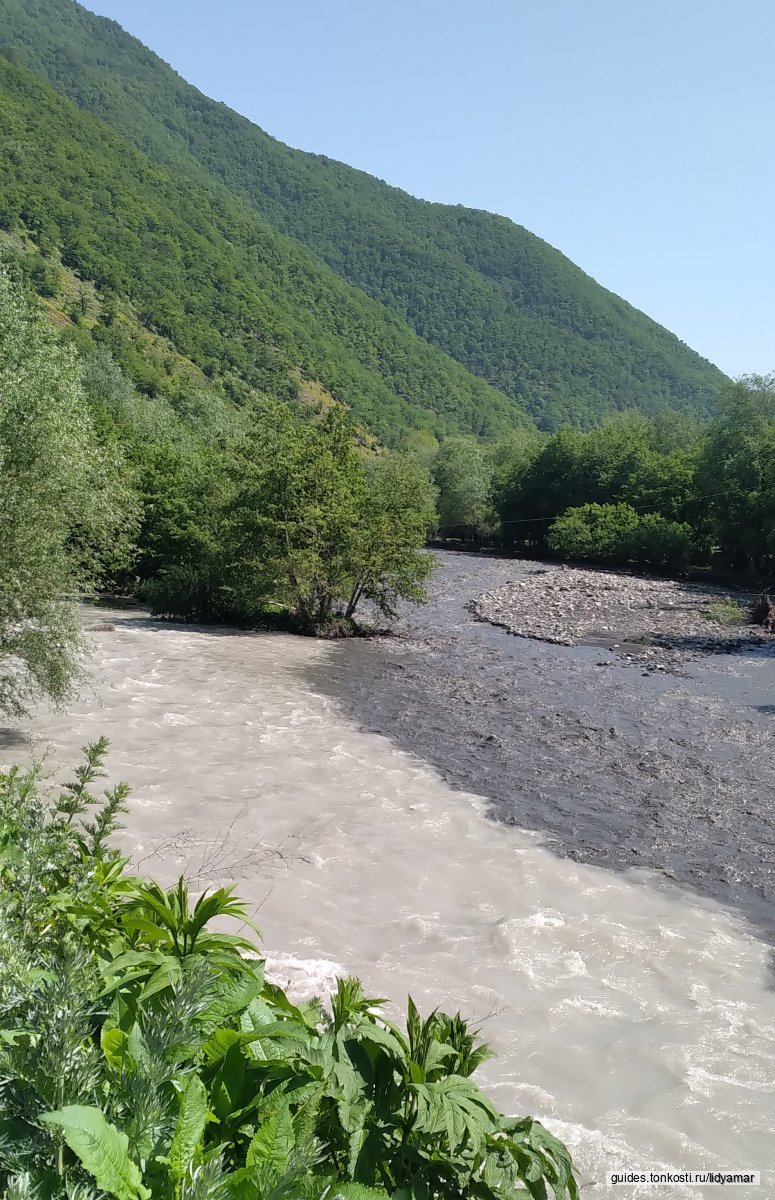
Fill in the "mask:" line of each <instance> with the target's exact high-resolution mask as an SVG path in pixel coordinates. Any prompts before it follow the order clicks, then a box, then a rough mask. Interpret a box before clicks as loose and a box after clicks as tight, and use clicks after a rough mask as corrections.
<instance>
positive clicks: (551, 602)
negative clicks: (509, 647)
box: [470, 564, 775, 671]
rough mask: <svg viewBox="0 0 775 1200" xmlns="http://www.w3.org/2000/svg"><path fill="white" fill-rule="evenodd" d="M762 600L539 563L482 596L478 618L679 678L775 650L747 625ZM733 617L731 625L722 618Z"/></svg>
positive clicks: (769, 638) (475, 605)
mask: <svg viewBox="0 0 775 1200" xmlns="http://www.w3.org/2000/svg"><path fill="white" fill-rule="evenodd" d="M755 600H756V596H755V595H754V594H753V593H745V592H735V593H733V594H730V592H729V591H728V590H726V591H725V590H724V589H722V588H719V587H714V586H712V585H708V584H696V583H683V582H678V581H676V580H664V579H643V578H640V577H639V576H635V575H628V574H626V573H624V572H616V571H586V570H581V569H579V568H576V567H564V566H541V565H538V564H533V565H532V566H531V567H530V568H528V569H527V570H526V571H524V572H523V573H522V574H521V577H520V578H519V579H515V580H511V581H509V582H508V583H506V584H503V585H502V586H500V587H497V588H494V589H492V590H491V591H488V592H484V593H483V594H482V595H480V596H477V597H476V598H475V599H474V600H472V601H471V603H470V611H471V612H472V613H473V615H474V616H475V617H477V618H478V619H479V620H482V621H489V622H490V624H492V625H498V626H500V627H501V628H502V629H505V630H507V632H508V633H511V634H514V635H515V636H517V637H527V638H536V639H538V640H539V641H543V642H552V643H554V644H556V645H562V646H574V645H579V644H582V643H583V644H592V645H595V644H600V645H602V646H604V647H605V648H607V649H608V650H610V651H616V652H618V653H619V655H620V657H622V658H624V659H625V660H626V661H628V662H630V663H637V664H640V665H642V666H643V667H644V669H647V670H648V669H654V670H672V671H679V670H680V669H681V666H682V664H683V663H685V662H686V661H687V660H689V659H692V658H697V657H698V656H701V655H708V654H724V653H732V652H739V651H740V650H742V649H744V648H756V647H761V646H766V645H767V644H772V645H775V636H773V635H772V634H770V633H766V632H765V631H764V630H763V629H761V628H757V627H756V626H753V625H751V624H750V623H748V621H747V619H746V618H747V616H748V614H749V613H750V611H751V609H752V607H753V605H754V603H755ZM735 605H737V606H739V609H740V612H741V620H740V622H739V623H737V624H735V623H734V606H735ZM725 612H726V613H729V614H731V616H732V623H731V624H728V625H727V624H723V623H722V622H721V621H720V620H719V619H718V615H716V614H719V613H720V614H721V615H722V616H723V614H724V613H725ZM641 647H642V648H641Z"/></svg>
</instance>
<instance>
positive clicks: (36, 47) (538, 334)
mask: <svg viewBox="0 0 775 1200" xmlns="http://www.w3.org/2000/svg"><path fill="white" fill-rule="evenodd" d="M0 18H2V20H1V21H0V46H1V47H2V48H3V49H4V51H5V53H6V54H7V55H9V56H10V57H12V58H13V59H15V60H16V61H18V62H22V63H24V64H26V65H28V66H29V67H31V68H32V69H33V70H34V71H35V72H37V73H38V74H39V75H41V76H43V77H44V78H45V79H46V80H47V81H48V82H49V83H50V84H51V85H52V86H53V87H54V88H56V89H57V90H58V91H59V92H61V93H63V94H65V95H67V96H69V97H70V98H72V99H73V100H75V101H76V102H77V104H78V105H79V106H81V107H82V108H84V109H88V110H89V111H90V112H91V113H93V114H94V115H96V116H97V117H99V118H100V120H102V121H104V122H106V123H108V124H109V125H111V126H112V127H113V128H114V129H115V130H117V131H119V132H120V133H121V135H122V136H123V137H124V138H126V139H128V140H129V141H131V142H132V143H133V145H134V146H135V147H137V148H139V149H140V150H141V151H142V152H143V154H144V155H146V156H147V158H148V159H149V160H152V161H154V162H155V163H156V164H157V166H162V165H163V166H164V167H165V168H167V169H171V170H172V171H173V172H174V176H173V175H170V174H167V175H165V178H167V179H171V178H173V177H174V179H175V181H176V186H177V187H182V186H183V180H184V179H185V181H186V186H189V187H192V186H194V185H196V186H197V187H200V188H202V187H204V188H207V189H212V188H213V187H214V186H217V188H218V189H219V190H218V195H219V197H220V198H221V200H220V202H221V203H222V205H223V206H225V207H229V205H232V204H238V205H239V212H240V214H241V221H242V223H243V224H244V223H245V222H246V221H247V214H248V213H249V212H251V213H253V214H254V216H255V215H257V214H260V215H261V217H263V218H264V219H265V222H268V224H269V225H270V226H271V228H272V230H274V231H276V232H279V233H282V234H284V235H287V236H289V237H290V238H293V239H295V240H296V241H297V242H299V243H303V244H304V245H305V246H306V247H308V248H309V250H310V251H312V252H313V253H314V258H313V257H311V256H310V255H307V256H306V257H305V259H304V260H303V261H304V262H305V264H306V270H307V272H308V273H310V272H311V273H314V272H316V271H317V273H318V274H317V278H318V279H320V280H322V279H323V278H325V279H326V280H327V281H329V280H330V277H329V276H328V275H326V274H321V273H320V272H322V271H323V267H322V263H321V260H323V261H324V262H325V263H326V264H328V266H329V267H330V268H331V271H332V272H336V273H337V274H338V275H339V276H340V277H341V278H342V279H343V280H345V281H347V283H349V284H350V285H356V287H357V288H359V289H363V291H365V292H366V293H368V295H369V296H370V297H372V298H373V299H374V300H376V301H378V302H379V304H380V305H381V306H382V314H383V315H382V317H381V318H379V317H378V313H379V311H380V310H379V309H378V308H377V307H376V306H373V307H369V306H368V305H367V304H366V302H365V300H364V298H363V296H362V295H361V294H360V293H353V292H352V290H350V292H349V293H346V292H345V291H344V290H342V291H340V292H339V293H337V295H338V296H339V297H340V298H341V303H342V304H343V305H344V304H345V299H344V297H345V295H346V294H349V297H350V299H349V304H350V305H351V306H355V307H356V308H359V309H360V310H361V311H362V312H363V313H364V314H368V320H367V323H371V326H372V333H371V334H370V335H369V336H368V338H367V340H368V341H369V343H370V349H369V352H368V353H367V354H365V355H364V354H363V353H362V352H361V353H360V354H359V357H360V360H361V363H363V362H364V358H365V359H367V360H370V361H371V363H372V364H373V366H374V367H375V369H376V370H377V371H378V372H379V373H380V374H381V376H382V377H383V380H385V379H386V380H387V384H388V387H389V388H390V390H391V391H392V392H396V391H398V392H399V393H400V395H401V398H402V402H403V405H404V406H406V404H409V405H410V406H411V405H412V403H414V404H417V405H419V406H420V407H423V408H435V407H436V406H437V404H438V403H439V399H438V395H437V394H436V393H438V392H439V391H444V390H445V389H447V388H449V387H450V386H453V385H452V384H450V383H449V382H448V381H449V380H452V381H454V386H453V395H452V396H451V397H450V398H449V399H448V400H447V403H446V404H445V405H443V406H442V407H443V410H444V417H443V422H445V423H446V427H447V428H449V427H455V426H456V427H457V428H459V429H463V430H466V431H473V432H475V433H479V434H482V433H484V434H487V433H489V432H493V431H495V430H498V429H502V428H503V427H504V422H508V420H509V419H512V420H514V419H518V414H519V412H520V411H522V410H527V411H528V412H529V413H530V414H531V415H532V416H533V417H534V418H535V420H536V421H537V423H538V424H539V426H541V427H544V428H554V427H556V426H557V425H559V424H561V423H563V422H571V423H573V424H576V425H580V426H590V425H593V424H595V423H597V422H598V421H599V420H600V419H601V418H602V417H603V416H604V415H605V414H606V413H608V412H611V411H615V410H618V409H626V408H639V409H641V410H642V411H644V412H647V413H656V412H658V411H661V410H663V409H665V408H680V409H685V410H691V411H697V412H706V411H708V409H709V407H710V405H711V403H712V397H713V394H714V391H715V389H716V388H717V386H718V384H719V382H720V381H721V375H720V373H719V372H718V371H717V370H716V368H714V367H713V366H711V365H710V364H709V363H707V362H706V361H705V360H704V359H701V358H700V357H699V356H698V355H696V354H695V353H694V352H693V351H691V350H690V349H689V348H688V347H687V346H685V345H684V344H682V343H681V342H680V341H679V340H678V339H677V338H676V337H674V336H673V335H672V334H670V333H669V332H668V331H667V330H665V329H663V328H662V327H661V326H659V325H657V324H655V323H654V322H653V321H651V320H650V319H649V318H647V317H646V316H644V315H643V314H642V313H640V312H638V311H637V310H636V309H634V308H632V307H631V306H630V305H628V304H626V303H625V302H624V301H623V300H621V299H619V298H618V297H616V296H614V295H612V294H611V293H610V292H608V291H606V290H605V289H603V288H601V287H600V286H599V285H598V284H596V283H595V282H594V281H593V280H592V279H590V278H589V277H588V276H586V275H585V274H584V273H583V272H582V271H580V270H579V269H578V268H577V267H576V266H574V264H573V263H571V262H570V261H569V260H568V259H567V258H565V257H564V256H563V255H562V254H560V253H559V252H558V251H557V250H554V249H553V248H552V247H550V246H549V245H547V244H546V243H545V242H543V241H542V240H541V239H539V238H537V237H535V236H534V235H532V234H530V233H529V232H528V231H527V230H525V229H523V228H521V227H520V226H517V225H515V224H513V223H512V222H511V221H509V220H507V219H505V218H503V217H498V216H493V215H491V214H489V213H485V212H480V211H476V210H471V209H466V208H462V207H459V206H458V207H451V206H446V205H439V204H430V203H427V202H424V201H421V200H416V199H414V198H413V197H411V196H409V195H408V194H406V193H405V192H402V191H400V190H398V189H396V188H392V187H389V186H387V185H386V184H384V183H382V182H380V181H379V180H377V179H374V178H372V177H370V176H368V175H366V174H364V173H362V172H360V171H356V170H354V169H352V168H350V167H347V166H344V165H343V164H340V163H336V162H333V161H331V160H330V159H328V158H325V157H322V156H319V155H313V154H307V153H303V152H301V151H297V150H292V149H289V148H288V147H286V146H284V145H283V144H282V143H280V142H278V141H276V140H274V139H273V138H271V137H270V136H268V135H267V134H266V133H264V132H263V131H262V130H261V129H259V128H258V127H257V126H255V125H253V124H252V123H251V122H249V121H247V120H246V119H245V118H243V117H241V116H239V115H238V114H236V113H234V112H233V111H231V110H230V109H229V108H227V107H226V106H225V105H223V104H218V103H216V102H214V101H212V100H209V99H208V98H207V97H205V96H204V95H202V93H200V92H199V91H198V90H197V89H196V88H194V87H192V86H191V85H189V84H187V83H186V82H185V81H184V80H183V79H181V78H180V77H179V76H178V75H177V74H176V73H175V72H174V71H173V70H172V69H171V68H170V67H169V66H167V65H166V64H165V63H164V62H162V60H161V59H159V58H158V57H157V56H156V55H155V54H153V53H152V52H151V51H149V50H147V49H146V48H145V47H144V46H142V44H141V43H140V42H138V41H137V40H136V39H134V38H132V37H131V36H130V35H128V34H127V33H125V32H124V31H123V30H122V29H121V28H120V26H118V25H117V24H116V23H115V22H112V21H108V20H106V19H104V18H100V17H96V16H95V15H93V14H92V13H90V12H88V11H87V10H86V9H84V8H82V7H80V6H79V5H77V4H75V3H73V2H72V0H0ZM52 182H53V181H52ZM227 191H228V193H230V196H229V200H228V202H227V200H226V192H227ZM260 228H261V230H262V236H263V237H264V238H268V237H269V230H268V228H267V225H266V224H265V223H264V222H263V221H262V222H261V225H260ZM277 244H279V243H277ZM282 244H283V246H284V250H285V253H287V254H288V255H291V254H292V251H291V247H290V244H289V243H282ZM295 261H299V262H300V261H301V259H298V258H297V259H296V260H295ZM327 286H328V287H329V288H330V289H333V286H334V285H333V283H330V281H329V282H327ZM332 294H333V293H332ZM353 297H355V298H353ZM287 301H288V307H289V309H293V308H294V307H295V300H294V298H293V296H292V295H291V296H289V297H287ZM387 310H390V311H391V312H392V314H394V316H393V317H392V318H390V317H388V316H387ZM396 317H397V318H399V320H398V321H396V319H395V318H396ZM306 319H307V318H306V317H305V318H304V320H305V321H306ZM289 320H290V323H291V325H295V324H298V316H297V314H295V313H293V312H291V313H289ZM380 320H382V321H383V323H384V328H385V329H388V330H390V331H391V337H392V339H393V340H395V339H396V338H399V340H402V344H405V345H407V346H409V345H410V344H411V345H412V357H415V358H417V359H418V361H419V357H421V351H420V349H419V344H415V343H414V342H412V343H410V342H408V341H406V337H407V332H408V331H407V330H406V326H407V325H408V326H411V327H412V329H413V330H414V331H415V333H416V334H417V335H419V338H420V339H422V340H423V341H424V342H425V343H430V344H432V345H433V346H435V347H438V348H439V349H441V350H442V351H444V352H445V356H446V357H444V358H443V357H442V356H439V355H437V356H433V355H430V356H428V357H426V358H425V359H424V360H423V361H424V363H425V364H426V365H427V370H428V371H431V372H432V371H433V370H436V369H438V370H439V371H440V373H441V374H440V377H441V378H443V380H444V384H443V386H442V387H440V388H433V387H428V388H427V390H426V385H428V384H429V380H428V378H427V375H426V374H425V373H424V372H423V373H421V374H422V382H421V384H420V385H419V387H418V385H417V384H416V383H415V382H414V380H413V379H412V378H411V372H409V374H408V375H407V376H406V378H405V379H402V380H397V379H396V377H395V371H394V370H393V367H392V365H391V364H392V357H393V356H392V354H390V353H388V354H387V355H386V354H385V353H384V351H383V349H382V346H381V345H380V344H379V337H378V336H377V335H376V333H375V332H373V330H374V329H375V328H376V325H377V324H379V321H380ZM399 329H400V330H401V334H400V337H399V332H398V331H399ZM353 340H354V341H356V342H357V341H358V340H359V339H358V337H357V335H356V334H355V332H354V330H353ZM407 353H408V351H407ZM450 358H454V359H456V360H457V361H458V362H459V363H460V364H461V365H462V366H464V367H465V368H466V369H467V372H468V373H471V374H474V375H476V376H478V377H479V378H480V379H482V380H486V381H487V382H488V383H489V384H491V385H492V388H493V389H498V391H499V392H501V393H503V395H504V398H503V399H501V397H499V396H498V395H497V393H496V392H495V391H492V390H487V391H486V392H480V393H476V391H475V388H474V385H473V384H472V382H471V381H470V374H468V375H466V374H462V373H459V374H457V375H455V374H454V373H452V371H453V365H452V364H451V363H450V362H449V359H450ZM442 363H444V364H445V365H444V367H443V368H442V367H441V364H442ZM376 386H377V385H376V384H375V385H374V387H376ZM455 388H456V389H458V391H460V390H462V391H463V392H465V393H466V395H465V398H464V399H463V400H459V398H458V396H457V394H456V393H455ZM505 397H509V398H510V399H511V401H512V403H511V404H509V402H508V400H506V399H505ZM382 403H383V400H381V399H380V400H378V399H377V396H376V391H375V392H374V397H373V399H372V400H370V401H369V403H368V405H367V406H366V407H367V408H368V409H369V413H368V414H367V413H366V411H365V409H364V410H363V411H362V412H361V414H360V415H362V416H363V417H364V418H366V419H368V421H369V423H370V424H371V425H372V427H373V428H375V429H377V430H380V431H383V432H384V431H386V430H390V431H391V432H393V433H395V432H397V426H398V425H400V424H401V422H402V421H403V422H404V423H405V424H417V423H420V424H422V423H423V422H418V421H417V420H414V421H411V420H407V418H406V413H405V412H403V410H402V405H401V403H399V404H398V405H397V406H396V405H395V404H394V403H392V406H389V411H386V412H384V413H383V412H382V409H381V405H382ZM472 405H473V406H475V408H476V415H475V414H474V411H473V409H472ZM426 423H427V424H432V422H431V421H428V422H426ZM442 428H444V424H442Z"/></svg>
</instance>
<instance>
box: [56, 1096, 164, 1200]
mask: <svg viewBox="0 0 775 1200" xmlns="http://www.w3.org/2000/svg"><path fill="white" fill-rule="evenodd" d="M40 1120H41V1122H42V1123H43V1124H44V1125H50V1126H52V1127H54V1128H56V1129H60V1130H61V1131H62V1136H63V1137H64V1139H65V1141H66V1142H67V1145H68V1146H69V1147H70V1149H71V1150H72V1151H73V1153H74V1154H75V1155H77V1157H78V1158H79V1160H80V1162H81V1165H82V1166H83V1167H84V1169H85V1170H86V1171H88V1172H89V1174H90V1175H91V1176H92V1177H93V1178H94V1181H95V1183H96V1184H97V1187H99V1188H100V1189H101V1190H102V1191H103V1192H109V1193H110V1195H111V1196H115V1197H116V1200H150V1195H151V1193H150V1191H149V1190H148V1188H146V1187H143V1182H142V1176H141V1174H140V1169H139V1167H138V1166H137V1165H136V1164H135V1163H133V1162H132V1160H131V1158H130V1157H129V1141H128V1139H127V1136H126V1134H125V1133H120V1132H119V1130H118V1129H116V1127H115V1125H111V1124H110V1122H108V1121H106V1120H105V1118H104V1117H103V1115H102V1113H101V1112H100V1110H99V1109H98V1108H91V1107H86V1106H85V1105H80V1104H71V1105H68V1106H67V1107H66V1108H62V1109H59V1110H58V1111H57V1112H51V1113H46V1114H45V1115H44V1116H42V1117H41V1118H40Z"/></svg>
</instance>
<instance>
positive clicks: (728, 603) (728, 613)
mask: <svg viewBox="0 0 775 1200" xmlns="http://www.w3.org/2000/svg"><path fill="white" fill-rule="evenodd" d="M703 615H704V616H706V617H708V619H709V620H711V621H715V622H716V624H717V625H744V624H745V623H746V621H747V619H748V614H747V613H746V611H745V609H744V608H743V606H742V604H740V603H739V601H737V600H733V599H732V598H731V597H730V596H727V597H726V598H725V599H724V600H711V601H710V603H709V604H708V606H707V608H704V609H703Z"/></svg>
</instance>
